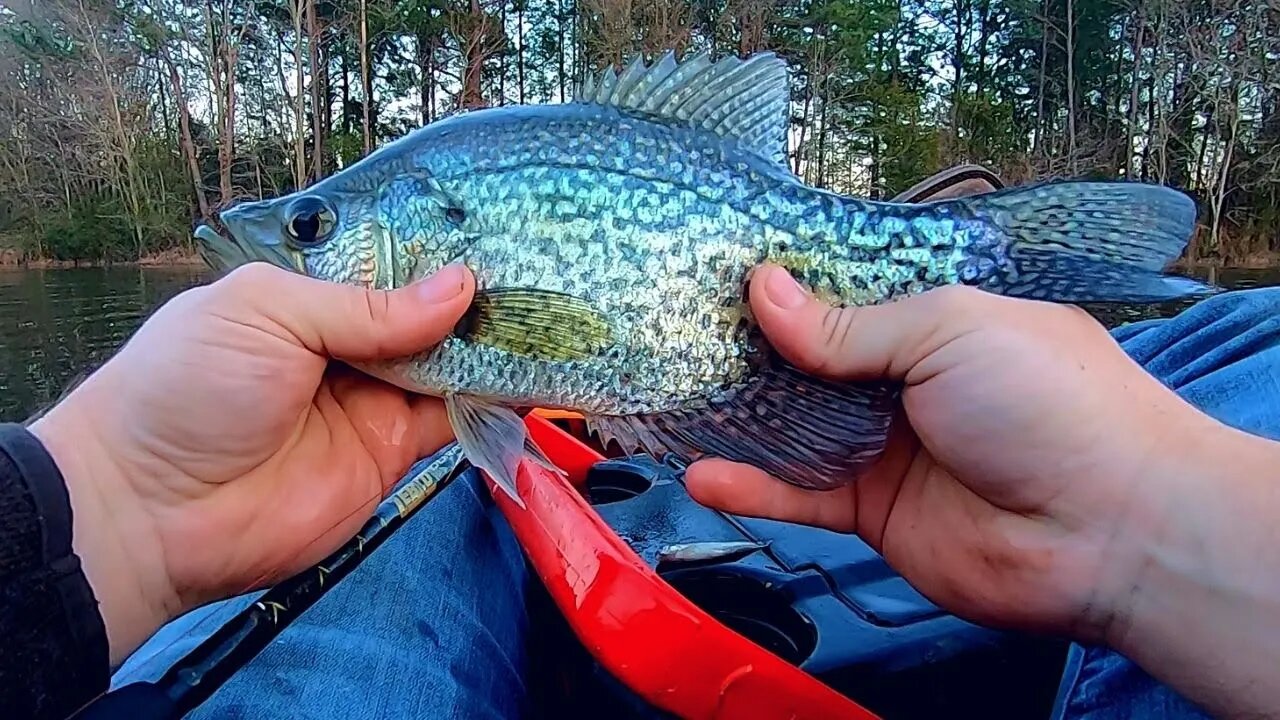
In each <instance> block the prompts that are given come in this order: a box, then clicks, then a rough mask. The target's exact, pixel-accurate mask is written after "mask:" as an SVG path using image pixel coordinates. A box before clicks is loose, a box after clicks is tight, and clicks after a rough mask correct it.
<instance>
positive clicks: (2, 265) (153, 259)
mask: <svg viewBox="0 0 1280 720" xmlns="http://www.w3.org/2000/svg"><path fill="white" fill-rule="evenodd" d="M114 267H146V268H195V267H206V266H205V263H204V260H203V259H201V257H200V256H199V255H188V254H186V253H161V254H159V255H148V256H147V257H143V258H138V259H136V260H114V261H107V260H79V261H77V260H52V259H36V260H16V259H13V258H11V257H5V256H3V255H0V272H5V271H17V270H72V269H76V268H114Z"/></svg>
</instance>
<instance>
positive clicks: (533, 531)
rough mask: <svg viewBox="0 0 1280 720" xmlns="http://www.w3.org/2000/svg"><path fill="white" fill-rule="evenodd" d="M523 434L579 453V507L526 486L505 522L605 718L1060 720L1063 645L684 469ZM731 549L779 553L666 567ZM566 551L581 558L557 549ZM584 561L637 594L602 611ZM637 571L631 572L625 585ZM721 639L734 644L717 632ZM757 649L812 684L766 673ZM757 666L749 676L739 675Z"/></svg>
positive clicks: (575, 475) (603, 602)
mask: <svg viewBox="0 0 1280 720" xmlns="http://www.w3.org/2000/svg"><path fill="white" fill-rule="evenodd" d="M528 422H529V425H530V428H531V431H533V433H534V434H535V437H536V438H537V439H538V441H539V443H541V444H542V446H543V447H544V449H546V450H548V453H549V454H550V456H551V457H552V459H553V460H556V461H558V462H559V461H560V456H558V454H557V453H561V454H564V455H566V459H567V458H568V457H576V459H575V460H573V463H572V464H574V467H575V471H571V479H572V480H573V482H574V483H575V485H576V486H577V488H576V490H577V491H579V492H580V495H578V497H577V501H576V502H572V501H570V500H569V499H568V498H567V495H566V494H564V493H561V492H558V490H565V491H567V494H577V493H576V492H575V489H574V488H571V487H569V485H568V484H567V483H561V487H560V488H556V487H555V485H554V484H552V483H548V482H547V479H546V478H539V479H538V482H537V483H536V486H535V485H526V484H525V483H526V482H528V480H529V478H527V477H525V478H522V482H521V485H520V491H521V494H522V496H525V497H526V502H528V501H529V497H528V494H532V495H533V496H535V501H534V502H533V503H532V504H531V506H530V511H531V512H530V513H529V514H525V513H521V512H519V511H518V509H517V508H515V506H514V504H511V503H509V502H508V503H507V504H504V505H503V509H504V510H505V511H507V515H508V518H509V519H510V520H511V521H512V524H513V527H515V528H516V531H517V535H519V536H520V539H521V542H522V543H523V544H524V546H525V548H526V551H527V552H528V553H529V555H530V560H531V562H532V563H533V565H534V566H535V569H537V571H538V573H539V575H540V576H541V577H542V578H543V580H544V582H545V583H546V584H547V588H548V591H549V593H550V597H551V598H552V599H553V600H554V601H555V602H556V604H557V606H558V609H559V611H560V612H562V613H563V614H564V617H565V620H566V621H567V624H568V627H570V628H572V630H573V632H574V633H575V634H576V635H577V637H578V638H579V639H580V640H581V641H582V642H583V644H584V645H586V646H587V648H588V650H589V651H590V654H591V656H592V658H593V659H594V663H593V662H592V661H588V662H587V663H586V665H585V666H584V667H587V668H588V671H589V672H591V673H592V674H593V675H594V676H595V677H596V684H595V687H594V688H593V694H594V695H595V696H596V698H595V699H596V702H597V703H598V704H599V703H604V704H605V705H608V704H609V702H613V703H615V704H614V705H612V706H610V707H609V708H608V712H611V713H617V714H618V715H620V716H623V717H634V718H644V717H664V716H665V715H663V714H661V713H660V712H659V710H658V709H659V708H661V709H665V710H667V711H670V712H674V713H676V714H678V715H679V716H682V717H725V718H729V717H743V718H772V717H781V718H787V717H869V716H870V715H868V714H865V712H864V711H862V710H861V709H860V707H859V706H861V707H865V708H868V709H870V710H871V711H873V712H874V713H876V714H877V715H879V716H881V717H884V718H904V717H936V716H938V715H939V714H941V713H944V712H945V713H947V714H949V715H950V714H955V713H956V712H957V711H958V712H960V713H962V714H970V713H973V714H979V713H980V714H982V715H985V716H987V717H1019V718H1025V717H1045V716H1047V713H1048V711H1049V709H1050V707H1051V706H1052V703H1053V697H1054V693H1055V691H1056V688H1057V683H1058V679H1059V674H1060V671H1061V668H1062V663H1063V658H1064V654H1065V649H1066V648H1065V645H1064V644H1062V643H1059V642H1056V641H1050V640H1046V639H1041V638H1033V637H1028V636H1024V635H1019V634H1013V633H1003V632H997V631H993V630H989V629H986V628H981V627H978V626H974V625H971V624H969V623H966V622H963V621H961V620H959V619H958V618H955V617H953V616H951V615H948V614H947V613H945V612H943V611H941V610H940V609H938V608H937V607H936V606H934V605H933V604H932V603H931V602H929V601H928V600H927V599H926V598H924V597H923V596H922V595H920V594H919V593H918V592H916V590H915V589H914V588H912V587H911V586H910V585H909V584H908V583H907V582H906V581H905V580H903V579H902V578H901V577H899V576H898V575H897V574H896V573H894V572H893V571H892V570H891V569H890V568H889V567H888V566H887V565H886V564H885V563H884V561H883V560H882V559H881V558H880V557H879V555H877V554H876V553H875V552H874V551H872V550H871V549H870V548H869V547H868V546H866V545H865V544H864V543H863V542H861V541H860V540H858V539H857V538H855V537H852V536H847V535H841V534H837V533H833V532H829V531H825V530H819V529H816V528H808V527H803V526H798V525H791V524H786V523H778V522H772V521H764V520H756V519H748V518H739V517H736V516H729V515H725V514H721V513H718V512H715V511H712V510H709V509H707V508H705V507H702V506H701V505H698V504H697V503H696V502H694V501H693V500H692V499H691V498H690V497H689V495H688V493H687V492H686V491H685V489H684V486H683V483H682V477H683V474H682V471H681V470H680V469H679V468H678V466H672V465H667V464H664V463H662V462H660V461H657V460H654V459H652V458H649V457H647V456H636V457H633V458H624V459H612V460H604V461H601V462H596V463H593V462H590V461H584V458H599V456H598V455H595V454H594V452H593V451H591V450H590V449H588V448H586V447H585V446H582V445H581V444H578V443H577V441H576V440H574V439H573V438H572V437H570V436H569V435H567V434H565V433H563V431H561V430H559V429H558V428H557V427H555V426H553V425H552V424H551V423H549V422H548V421H546V420H544V419H541V418H530V419H529V421H528ZM548 493H549V495H547V496H546V497H542V498H541V499H539V498H538V497H537V496H542V495H546V494H548ZM583 496H585V497H583ZM587 498H589V499H590V503H591V506H590V507H587V506H586V502H587V500H586V499H587ZM539 516H540V519H538V520H536V521H535V519H534V518H535V517H539ZM553 518H555V519H554V520H552V519H553ZM557 537H558V539H557ZM619 540H621V541H622V542H619ZM723 541H758V542H762V543H767V547H765V548H763V549H762V550H760V551H757V552H753V553H749V554H747V555H746V556H745V557H736V558H731V559H729V560H727V561H725V562H707V561H703V562H699V563H697V564H695V565H693V566H679V565H676V566H671V565H667V564H664V565H659V563H658V558H659V554H660V553H661V551H662V549H663V548H664V547H667V546H669V545H672V544H677V543H702V542H723ZM558 543H559V544H561V545H563V544H564V543H568V544H569V545H571V546H573V547H572V551H566V550H567V548H565V547H560V548H559V549H558V550H551V547H552V546H555V545H557V544H558ZM632 553H634V554H632ZM628 555H629V556H630V557H628ZM606 556H607V557H609V558H610V561H609V563H602V561H601V558H603V557H606ZM588 566H590V567H591V568H593V572H594V573H595V576H594V577H593V578H590V579H588V580H594V581H595V582H596V583H599V582H600V581H601V580H602V578H601V577H600V575H601V573H603V572H605V571H606V567H607V568H608V569H607V572H608V573H609V574H610V575H611V577H610V578H609V579H608V580H607V581H605V582H604V583H603V584H602V585H600V590H601V591H603V592H604V593H610V594H611V593H624V594H623V595H610V594H599V593H596V594H595V597H592V598H589V597H588V596H590V595H592V594H593V593H591V592H585V593H584V592H582V591H581V588H582V587H587V586H590V585H591V583H590V582H586V583H585V584H584V583H583V582H582V580H583V578H582V577H581V575H582V573H583V570H584V569H585V568H587V567H588ZM624 575H626V576H634V577H632V578H631V579H630V580H629V581H627V582H621V581H620V579H619V578H620V576H624ZM575 578H576V580H575ZM659 578H660V579H659ZM561 583H564V584H566V585H567V586H568V587H570V588H571V587H574V586H575V585H576V586H578V588H579V589H578V590H575V591H573V592H566V588H565V587H559V585H560V584H561ZM704 618H714V620H715V621H717V622H712V623H706V622H704V621H703V620H702V619H704ZM611 623H613V624H615V627H606V626H608V625H609V624H611ZM618 625H621V626H629V627H628V629H629V630H633V631H635V632H628V633H625V634H624V633H623V632H620V628H619V627H618ZM708 626H714V627H716V628H720V629H722V630H723V629H725V628H727V629H729V630H732V631H733V632H731V633H729V636H728V637H722V636H719V635H717V634H716V633H714V632H709V631H708ZM760 651H764V657H767V658H768V659H769V660H771V661H773V662H774V663H777V664H781V665H785V666H786V668H787V669H790V670H795V669H798V670H802V671H803V672H790V673H789V672H786V671H785V670H783V669H781V668H776V667H771V666H768V662H766V660H765V659H763V658H762V657H761V656H760V654H759V653H760ZM593 664H594V665H595V667H591V666H592V665H593ZM745 666H752V669H751V670H748V671H745V674H744V675H742V676H740V677H736V678H735V677H733V674H734V672H741V671H735V670H734V668H737V667H745ZM833 691H834V692H833ZM578 692H580V693H581V692H582V690H581V688H579V690H578ZM832 695H837V696H838V697H839V699H838V700H837V699H836V698H833V697H831V696H832ZM716 697H718V698H719V700H716V699H715V698H716ZM580 699H581V698H580ZM850 700H852V701H853V702H850ZM841 701H843V702H841ZM717 702H718V703H719V704H717ZM575 704H576V703H575ZM578 707H579V708H581V707H582V706H581V705H578ZM646 707H648V709H647V710H646V709H644V708H646ZM735 707H736V708H737V709H736V710H733V709H732V708H735ZM601 711H602V712H603V711H604V710H601Z"/></svg>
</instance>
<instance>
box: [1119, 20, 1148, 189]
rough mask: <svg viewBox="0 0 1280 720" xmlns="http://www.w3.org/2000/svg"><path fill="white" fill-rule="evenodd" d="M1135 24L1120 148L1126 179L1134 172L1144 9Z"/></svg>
mask: <svg viewBox="0 0 1280 720" xmlns="http://www.w3.org/2000/svg"><path fill="white" fill-rule="evenodd" d="M1135 26H1136V27H1135V29H1134V31H1133V78H1132V80H1131V82H1130V83H1129V118H1128V122H1127V123H1126V125H1125V138H1124V147H1123V148H1122V149H1121V151H1122V153H1123V155H1124V176H1125V178H1127V179H1132V178H1133V176H1134V174H1135V173H1134V169H1133V139H1134V137H1136V136H1137V132H1138V90H1139V87H1140V86H1141V82H1142V49H1143V48H1142V41H1143V35H1144V34H1145V33H1146V29H1147V14H1146V11H1145V10H1139V14H1138V20H1137V22H1136V23H1135Z"/></svg>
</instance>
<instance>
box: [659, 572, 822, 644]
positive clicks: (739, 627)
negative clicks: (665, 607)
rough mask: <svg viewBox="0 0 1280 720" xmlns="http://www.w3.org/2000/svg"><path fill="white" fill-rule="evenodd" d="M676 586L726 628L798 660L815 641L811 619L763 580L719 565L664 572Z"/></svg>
mask: <svg viewBox="0 0 1280 720" xmlns="http://www.w3.org/2000/svg"><path fill="white" fill-rule="evenodd" d="M662 577H663V579H665V580H666V581H667V583H669V584H670V585H671V586H672V587H673V588H675V590H676V591H677V592H679V593H680V594H681V595H683V596H684V597H686V598H688V600H689V601H690V602H692V603H693V604H694V605H697V606H698V607H699V608H702V610H703V611H704V612H706V613H707V614H708V615H710V616H711V617H713V618H715V619H716V620H718V621H719V622H721V623H722V624H724V625H725V626H726V627H728V628H729V629H730V630H733V631H734V632H736V633H738V634H739V635H742V636H743V637H745V638H747V639H748V640H750V641H752V642H754V643H755V644H757V645H759V646H760V647H762V648H764V649H765V650H768V651H769V652H771V653H773V654H774V655H777V656H778V657H779V658H781V659H783V660H785V661H787V662H788V663H791V664H792V665H796V666H799V665H801V664H803V663H804V661H805V660H808V659H809V656H810V655H812V654H813V651H814V649H815V648H816V647H817V645H818V632H817V630H816V629H815V628H814V626H813V623H811V622H810V621H809V619H808V618H806V617H805V616H804V615H802V614H800V612H799V611H797V610H796V609H795V608H793V607H791V603H789V602H787V599H786V598H785V597H783V595H782V593H780V592H778V591H777V590H773V589H770V588H769V587H768V586H767V585H765V584H764V583H763V582H762V581H760V580H757V579H755V578H750V577H746V576H744V575H739V574H736V573H732V572H726V571H725V570H721V569H697V570H674V571H671V572H669V573H663V576H662Z"/></svg>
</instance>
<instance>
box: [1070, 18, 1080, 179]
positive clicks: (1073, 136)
mask: <svg viewBox="0 0 1280 720" xmlns="http://www.w3.org/2000/svg"><path fill="white" fill-rule="evenodd" d="M1075 25H1076V18H1075V4H1074V2H1073V0H1067V162H1068V163H1069V167H1070V169H1071V174H1072V175H1073V176H1074V175H1076V174H1077V173H1078V172H1079V170H1078V166H1077V162H1076V75H1075V64H1076V60H1075V42H1076V36H1075Z"/></svg>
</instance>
